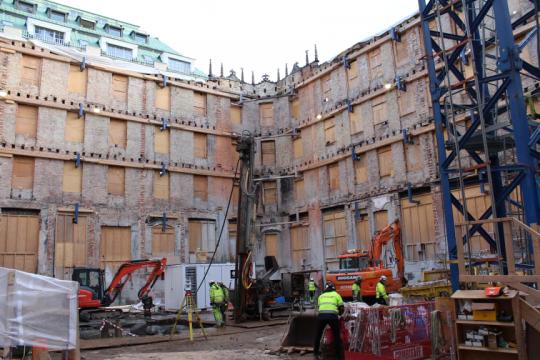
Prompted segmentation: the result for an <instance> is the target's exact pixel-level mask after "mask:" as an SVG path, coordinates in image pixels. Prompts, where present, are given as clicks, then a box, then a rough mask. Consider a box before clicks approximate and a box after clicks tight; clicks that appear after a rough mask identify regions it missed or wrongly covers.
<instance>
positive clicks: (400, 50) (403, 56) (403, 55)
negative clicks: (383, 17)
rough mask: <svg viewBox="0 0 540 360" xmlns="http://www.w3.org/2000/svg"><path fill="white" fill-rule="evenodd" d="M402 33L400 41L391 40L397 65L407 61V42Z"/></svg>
mask: <svg viewBox="0 0 540 360" xmlns="http://www.w3.org/2000/svg"><path fill="white" fill-rule="evenodd" d="M404 35H405V34H401V41H394V42H393V43H394V53H395V57H396V65H397V66H403V65H405V64H407V63H408V62H409V42H408V41H407V39H405V36H404Z"/></svg>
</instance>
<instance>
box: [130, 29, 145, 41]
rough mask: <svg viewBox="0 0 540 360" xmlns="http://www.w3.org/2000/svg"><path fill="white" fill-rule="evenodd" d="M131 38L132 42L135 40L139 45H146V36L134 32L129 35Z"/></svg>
mask: <svg viewBox="0 0 540 360" xmlns="http://www.w3.org/2000/svg"><path fill="white" fill-rule="evenodd" d="M131 37H132V38H133V40H135V41H136V42H138V43H139V44H146V42H147V41H148V35H146V34H141V33H138V32H136V31H133V32H132V33H131Z"/></svg>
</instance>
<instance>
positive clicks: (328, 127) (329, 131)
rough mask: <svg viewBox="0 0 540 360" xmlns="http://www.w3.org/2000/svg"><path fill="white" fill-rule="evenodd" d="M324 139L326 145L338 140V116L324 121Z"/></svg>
mask: <svg viewBox="0 0 540 360" xmlns="http://www.w3.org/2000/svg"><path fill="white" fill-rule="evenodd" d="M324 140H325V141H326V145H331V144H333V143H335V142H336V118H330V119H328V120H325V121H324Z"/></svg>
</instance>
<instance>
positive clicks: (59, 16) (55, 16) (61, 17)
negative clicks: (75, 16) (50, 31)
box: [47, 8, 67, 22]
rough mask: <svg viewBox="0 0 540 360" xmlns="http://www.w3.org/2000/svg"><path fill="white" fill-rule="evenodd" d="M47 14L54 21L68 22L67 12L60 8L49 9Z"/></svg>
mask: <svg viewBox="0 0 540 360" xmlns="http://www.w3.org/2000/svg"><path fill="white" fill-rule="evenodd" d="M47 14H48V15H49V18H50V19H51V20H54V21H59V22H66V17H67V14H66V13H64V12H61V11H58V10H53V9H50V8H49V9H47Z"/></svg>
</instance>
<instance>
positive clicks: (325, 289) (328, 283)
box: [324, 281, 336, 291]
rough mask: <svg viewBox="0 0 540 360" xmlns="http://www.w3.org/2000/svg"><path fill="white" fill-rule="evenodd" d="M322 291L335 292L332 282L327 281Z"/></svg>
mask: <svg viewBox="0 0 540 360" xmlns="http://www.w3.org/2000/svg"><path fill="white" fill-rule="evenodd" d="M324 291H336V286H335V285H334V283H333V282H331V281H328V282H327V283H326V286H325V287H324Z"/></svg>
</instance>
